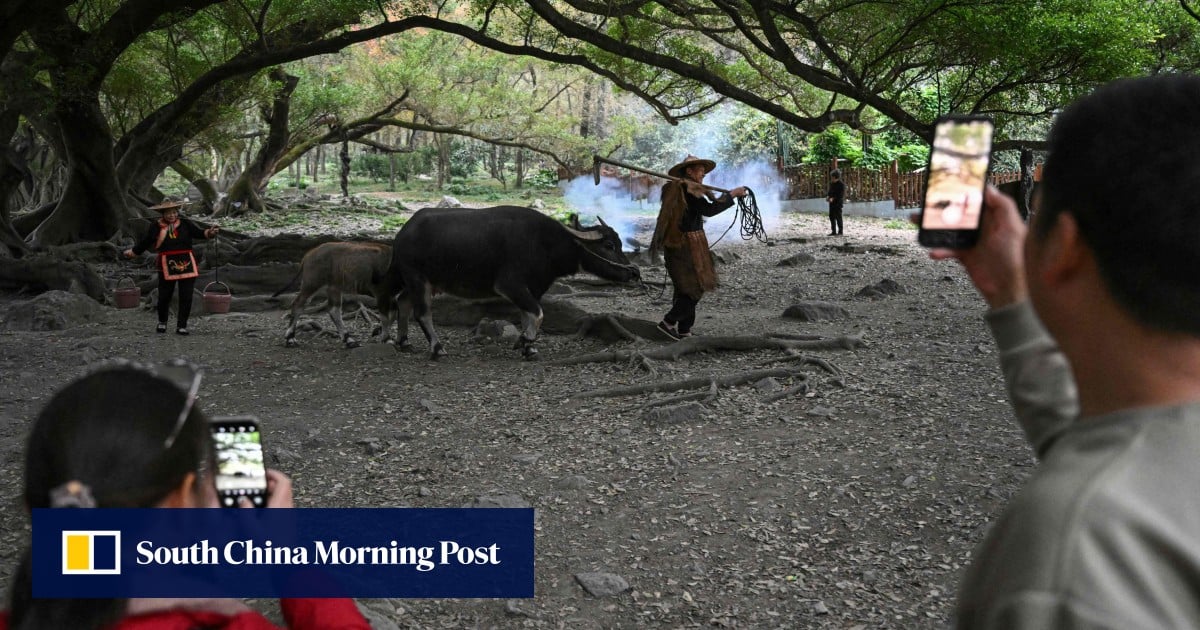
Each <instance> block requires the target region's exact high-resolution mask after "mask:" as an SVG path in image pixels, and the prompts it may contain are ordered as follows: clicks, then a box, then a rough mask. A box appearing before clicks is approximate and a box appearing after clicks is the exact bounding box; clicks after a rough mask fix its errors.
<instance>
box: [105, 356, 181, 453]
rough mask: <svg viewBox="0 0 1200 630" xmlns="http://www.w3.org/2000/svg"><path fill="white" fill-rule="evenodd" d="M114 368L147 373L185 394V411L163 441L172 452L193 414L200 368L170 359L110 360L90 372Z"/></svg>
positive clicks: (179, 360) (164, 447) (164, 446)
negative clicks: (160, 360) (143, 360)
mask: <svg viewBox="0 0 1200 630" xmlns="http://www.w3.org/2000/svg"><path fill="white" fill-rule="evenodd" d="M112 368H131V369H135V370H139V371H142V372H146V373H148V374H150V375H151V376H156V377H158V378H162V379H166V380H168V381H170V382H171V383H172V384H173V385H175V387H177V388H179V391H181V392H183V394H184V396H185V398H184V402H183V409H180V410H179V417H178V418H177V419H176V420H175V426H174V427H173V428H172V429H171V433H170V434H168V435H167V438H166V439H165V440H163V449H164V450H171V447H172V446H174V445H175V440H176V439H178V438H179V433H180V431H182V430H183V425H184V423H185V422H187V418H188V416H189V415H190V414H191V413H192V407H194V406H195V405H196V397H197V394H198V393H199V392H200V381H201V380H203V377H204V373H203V372H202V371H201V369H200V366H198V365H196V364H194V363H192V362H190V361H187V360H186V359H169V360H167V361H164V362H163V363H160V364H157V365H152V364H145V363H138V362H136V361H129V360H126V359H109V360H106V361H103V362H101V363H99V364H97V365H96V366H94V367H93V368H92V369H91V370H89V371H90V372H97V371H100V370H104V369H112Z"/></svg>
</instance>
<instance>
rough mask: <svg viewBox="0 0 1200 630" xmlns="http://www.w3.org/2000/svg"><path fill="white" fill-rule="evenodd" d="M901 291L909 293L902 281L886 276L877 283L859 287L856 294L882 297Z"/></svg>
mask: <svg viewBox="0 0 1200 630" xmlns="http://www.w3.org/2000/svg"><path fill="white" fill-rule="evenodd" d="M900 293H907V291H905V290H904V287H902V286H900V283H898V282H896V281H895V280H892V279H891V278H884V279H883V280H880V281H879V282H876V283H875V284H869V285H867V286H865V287H863V288H861V289H859V290H858V293H856V294H855V295H858V296H859V297H869V298H881V297H887V296H889V295H897V294H900Z"/></svg>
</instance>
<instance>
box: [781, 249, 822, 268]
mask: <svg viewBox="0 0 1200 630" xmlns="http://www.w3.org/2000/svg"><path fill="white" fill-rule="evenodd" d="M814 262H817V258H816V257H815V256H813V255H812V254H810V253H808V252H800V253H799V254H795V255H793V256H788V257H787V258H784V259H783V260H781V261H779V262H778V263H775V266H776V267H802V266H804V265H808V264H811V263H814Z"/></svg>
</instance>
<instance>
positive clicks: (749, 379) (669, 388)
mask: <svg viewBox="0 0 1200 630" xmlns="http://www.w3.org/2000/svg"><path fill="white" fill-rule="evenodd" d="M768 376H778V377H784V378H790V377H795V376H804V373H803V372H801V371H800V370H797V369H794V368H770V369H766V370H750V371H748V372H737V373H734V374H727V375H725V376H718V377H713V376H699V377H696V378H688V379H684V380H681V381H667V382H654V383H642V384H640V385H626V386H624V387H612V388H609V389H598V390H593V391H590V392H583V393H582V394H578V395H577V396H576V398H612V397H616V396H634V395H637V394H647V393H651V392H677V391H680V390H685V389H698V388H701V387H711V384H716V386H717V387H733V386H736V385H743V384H745V383H753V382H755V381H758V380H762V379H764V378H767V377H768Z"/></svg>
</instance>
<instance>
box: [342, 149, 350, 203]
mask: <svg viewBox="0 0 1200 630" xmlns="http://www.w3.org/2000/svg"><path fill="white" fill-rule="evenodd" d="M340 157H341V162H342V169H341V173H340V174H341V185H342V198H343V199H349V198H350V141H349V140H342V152H341V156H340Z"/></svg>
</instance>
